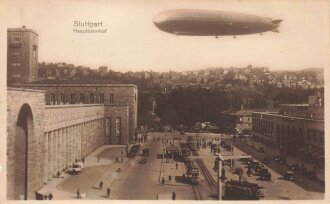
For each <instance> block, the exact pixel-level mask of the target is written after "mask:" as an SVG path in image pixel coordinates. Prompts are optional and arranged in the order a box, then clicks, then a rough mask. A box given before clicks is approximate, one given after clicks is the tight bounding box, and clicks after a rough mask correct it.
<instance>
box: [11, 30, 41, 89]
mask: <svg viewBox="0 0 330 204" xmlns="http://www.w3.org/2000/svg"><path fill="white" fill-rule="evenodd" d="M37 80H38V34H37V33H36V32H34V31H33V30H31V29H26V28H25V27H23V28H9V29H8V31H7V81H8V84H11V83H16V82H25V83H27V82H34V81H37Z"/></svg>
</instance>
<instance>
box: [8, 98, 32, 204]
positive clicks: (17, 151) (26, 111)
mask: <svg viewBox="0 0 330 204" xmlns="http://www.w3.org/2000/svg"><path fill="white" fill-rule="evenodd" d="M33 131H34V130H33V115H32V110H31V107H30V106H29V105H28V104H24V105H23V106H22V108H21V109H20V111H19V114H18V118H17V123H16V135H15V139H14V143H13V145H14V147H13V150H14V152H13V153H14V157H13V158H14V159H13V160H14V161H13V162H14V169H13V180H14V185H13V199H15V200H16V199H27V195H28V159H29V158H28V143H29V138H32V137H33Z"/></svg>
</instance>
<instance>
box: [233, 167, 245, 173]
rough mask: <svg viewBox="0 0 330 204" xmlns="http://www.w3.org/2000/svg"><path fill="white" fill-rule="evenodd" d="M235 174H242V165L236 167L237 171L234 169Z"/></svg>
mask: <svg viewBox="0 0 330 204" xmlns="http://www.w3.org/2000/svg"><path fill="white" fill-rule="evenodd" d="M234 174H237V175H242V174H243V169H242V168H240V167H238V168H236V169H235V171H234Z"/></svg>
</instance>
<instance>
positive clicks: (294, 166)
mask: <svg viewBox="0 0 330 204" xmlns="http://www.w3.org/2000/svg"><path fill="white" fill-rule="evenodd" d="M289 166H290V169H291V170H292V171H293V172H297V171H299V164H290V165H289Z"/></svg>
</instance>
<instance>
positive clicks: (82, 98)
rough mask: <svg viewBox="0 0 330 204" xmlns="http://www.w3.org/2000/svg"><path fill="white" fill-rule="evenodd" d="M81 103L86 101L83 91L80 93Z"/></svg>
mask: <svg viewBox="0 0 330 204" xmlns="http://www.w3.org/2000/svg"><path fill="white" fill-rule="evenodd" d="M80 103H85V95H84V94H83V93H81V94H80Z"/></svg>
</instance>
